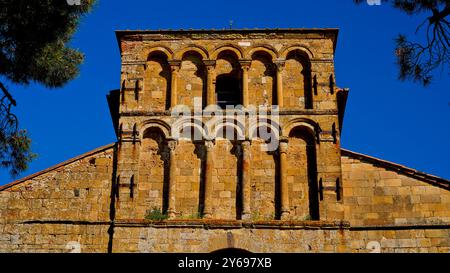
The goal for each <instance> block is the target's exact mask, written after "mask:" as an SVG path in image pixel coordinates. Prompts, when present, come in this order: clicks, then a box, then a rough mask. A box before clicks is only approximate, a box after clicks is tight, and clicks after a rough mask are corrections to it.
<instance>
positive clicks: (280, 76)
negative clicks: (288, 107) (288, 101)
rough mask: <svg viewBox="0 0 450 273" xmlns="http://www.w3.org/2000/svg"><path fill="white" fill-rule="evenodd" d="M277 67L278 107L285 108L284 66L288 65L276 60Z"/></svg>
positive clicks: (283, 61)
mask: <svg viewBox="0 0 450 273" xmlns="http://www.w3.org/2000/svg"><path fill="white" fill-rule="evenodd" d="M274 63H275V66H276V67H277V101H278V107H279V108H280V110H281V108H282V107H283V100H284V97H283V74H282V73H283V70H284V64H285V63H286V61H285V60H275V62H274Z"/></svg>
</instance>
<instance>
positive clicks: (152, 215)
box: [145, 207, 169, 221]
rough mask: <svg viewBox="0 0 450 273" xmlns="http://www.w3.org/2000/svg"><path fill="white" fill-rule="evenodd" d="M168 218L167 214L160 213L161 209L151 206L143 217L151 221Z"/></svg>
mask: <svg viewBox="0 0 450 273" xmlns="http://www.w3.org/2000/svg"><path fill="white" fill-rule="evenodd" d="M167 218H169V216H168V215H167V214H165V213H162V211H161V209H160V208H158V207H153V208H152V209H151V210H147V213H146V214H145V219H147V220H152V221H162V220H166V219H167Z"/></svg>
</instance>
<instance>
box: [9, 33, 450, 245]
mask: <svg viewBox="0 0 450 273" xmlns="http://www.w3.org/2000/svg"><path fill="white" fill-rule="evenodd" d="M116 35H117V40H118V43H119V47H120V52H121V58H122V68H121V79H120V80H121V82H120V89H118V90H113V91H111V92H110V94H109V95H108V103H109V106H110V111H111V116H112V119H113V124H114V128H115V131H116V135H117V142H116V143H114V144H110V145H107V146H104V147H100V148H98V149H96V150H94V151H91V152H88V153H85V154H83V155H80V156H78V157H76V158H73V159H70V160H68V161H66V162H63V163H61V164H59V165H56V166H54V167H51V168H49V169H47V170H44V171H41V172H39V173H36V174H33V175H31V176H28V177H26V178H23V179H20V180H18V181H15V182H12V183H10V184H6V185H4V186H1V187H0V252H71V251H72V252H73V251H81V252H212V251H218V250H223V249H241V250H246V251H250V252H449V251H450V191H449V190H450V181H448V180H445V179H442V178H439V177H436V176H432V175H429V174H425V173H422V172H419V171H416V170H413V169H410V168H407V167H405V166H401V165H398V164H394V163H391V162H387V161H384V160H381V159H377V158H373V157H370V156H367V155H363V154H359V153H356V152H352V151H348V150H345V149H342V148H341V147H340V134H341V130H342V126H343V117H344V111H345V105H346V100H347V95H348V89H342V88H339V87H337V86H336V83H335V77H334V53H335V48H336V42H337V36H338V30H337V29H264V30H190V31H183V30H179V31H170V30H168V31H117V32H116Z"/></svg>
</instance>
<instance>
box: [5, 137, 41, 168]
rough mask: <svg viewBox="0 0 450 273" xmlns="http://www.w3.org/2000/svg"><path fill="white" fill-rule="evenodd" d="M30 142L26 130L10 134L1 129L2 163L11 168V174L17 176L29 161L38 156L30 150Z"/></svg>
mask: <svg viewBox="0 0 450 273" xmlns="http://www.w3.org/2000/svg"><path fill="white" fill-rule="evenodd" d="M30 144H31V141H30V139H29V138H28V136H27V132H26V131H25V130H20V131H17V132H15V133H13V134H9V135H5V134H4V133H3V132H2V131H0V160H1V161H0V164H1V166H2V167H5V168H9V169H10V173H11V176H13V177H15V176H17V175H18V174H19V173H20V172H22V171H25V170H26V169H27V167H28V163H29V162H30V161H31V160H33V159H34V158H35V157H36V155H35V154H33V153H32V152H31V151H30Z"/></svg>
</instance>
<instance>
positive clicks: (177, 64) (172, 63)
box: [168, 60, 181, 72]
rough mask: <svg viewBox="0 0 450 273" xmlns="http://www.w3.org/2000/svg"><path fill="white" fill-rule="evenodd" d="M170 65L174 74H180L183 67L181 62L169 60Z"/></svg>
mask: <svg viewBox="0 0 450 273" xmlns="http://www.w3.org/2000/svg"><path fill="white" fill-rule="evenodd" d="M168 63H169V65H170V69H171V70H172V72H178V70H179V69H180V66H181V60H169V61H168Z"/></svg>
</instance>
